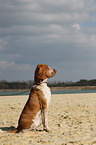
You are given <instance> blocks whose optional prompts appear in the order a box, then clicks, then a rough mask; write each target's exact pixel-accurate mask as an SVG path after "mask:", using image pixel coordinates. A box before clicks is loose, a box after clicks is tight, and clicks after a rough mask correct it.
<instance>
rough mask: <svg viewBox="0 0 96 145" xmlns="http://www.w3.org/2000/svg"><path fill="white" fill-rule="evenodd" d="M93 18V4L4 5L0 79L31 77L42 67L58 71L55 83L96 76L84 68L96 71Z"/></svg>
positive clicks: (87, 0) (19, 0)
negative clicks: (55, 68) (42, 64)
mask: <svg viewBox="0 0 96 145" xmlns="http://www.w3.org/2000/svg"><path fill="white" fill-rule="evenodd" d="M95 15H96V2H95V0H68V1H66V0H59V1H58V0H55V1H54V0H39V1H38V0H35V1H34V0H27V1H25V0H16V1H13V0H7V1H4V0H1V4H0V66H1V67H0V68H1V70H0V71H1V72H2V76H1V78H0V79H2V78H4V77H5V79H7V77H6V73H7V74H8V72H9V71H12V73H14V75H13V77H12V75H10V74H11V73H9V77H8V78H9V79H11V80H12V79H15V78H16V79H19V78H20V77H19V76H18V75H19V73H20V74H22V77H21V78H22V79H23V78H30V76H31V73H32V71H31V70H32V69H35V66H36V65H37V64H38V63H47V64H49V65H50V66H52V65H53V66H55V67H57V69H58V70H60V71H59V72H58V74H57V75H56V77H55V79H57V80H60V79H61V80H62V78H63V77H64V76H63V74H64V73H65V72H66V73H65V78H66V81H67V80H72V79H73V80H75V79H79V78H80V77H81V76H82V77H83V75H80V73H81V74H82V72H83V71H85V72H86V73H83V74H84V77H85V74H88V75H87V76H88V77H89V76H90V77H93V76H94V77H95V75H93V73H91V71H90V73H89V71H88V69H89V68H88V65H87V64H86V63H85V62H87V63H88V64H90V63H91V65H92V64H93V65H94V66H95V60H96V59H95V56H94V54H95V52H96V41H95V40H96V27H95V26H96V17H95ZM92 56H93V57H92ZM90 61H91V62H90ZM61 64H63V68H62V65H61ZM82 65H84V67H85V68H84V67H82ZM91 65H90V66H91ZM31 68H32V69H31ZM28 70H29V72H28ZM61 70H62V71H61ZM78 70H79V71H78ZM86 70H87V71H86ZM92 70H93V71H95V67H94V69H93V68H92ZM5 71H6V73H5ZM24 71H25V72H27V73H24ZM70 72H73V73H72V74H70ZM68 74H69V75H68ZM76 76H77V77H76ZM11 77H12V78H11Z"/></svg>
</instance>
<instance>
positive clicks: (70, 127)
mask: <svg viewBox="0 0 96 145" xmlns="http://www.w3.org/2000/svg"><path fill="white" fill-rule="evenodd" d="M27 98H28V96H14V97H0V145H42V144H44V145H72V144H73V145H96V94H95V93H94V94H69V95H68V94H64V95H61V94H59V95H52V99H51V103H50V107H49V113H48V114H49V127H50V128H51V130H52V132H51V133H47V132H45V131H40V129H41V128H39V131H27V132H23V133H22V132H21V133H6V132H5V131H7V130H9V129H12V128H14V127H16V126H17V122H18V118H19V115H20V112H21V111H22V108H23V106H24V104H25V102H26V100H27ZM2 131H3V132H2Z"/></svg>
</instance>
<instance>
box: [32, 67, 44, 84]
mask: <svg viewBox="0 0 96 145" xmlns="http://www.w3.org/2000/svg"><path fill="white" fill-rule="evenodd" d="M44 79H45V71H44V68H43V67H42V66H41V65H38V66H37V68H36V70H35V77H34V80H35V82H39V80H44Z"/></svg>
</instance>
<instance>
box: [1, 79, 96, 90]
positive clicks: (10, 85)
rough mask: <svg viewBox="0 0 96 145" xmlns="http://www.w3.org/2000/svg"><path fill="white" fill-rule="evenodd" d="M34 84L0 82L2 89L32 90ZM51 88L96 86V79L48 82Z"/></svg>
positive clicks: (29, 82) (26, 82)
mask: <svg viewBox="0 0 96 145" xmlns="http://www.w3.org/2000/svg"><path fill="white" fill-rule="evenodd" d="M33 85H34V82H33V81H31V80H29V81H14V82H8V81H6V80H2V81H0V89H30V88H31V87H32V86H33ZM48 86H49V87H68V86H96V79H94V80H83V79H82V80H80V81H77V82H71V81H69V82H61V81H60V82H56V81H55V82H48Z"/></svg>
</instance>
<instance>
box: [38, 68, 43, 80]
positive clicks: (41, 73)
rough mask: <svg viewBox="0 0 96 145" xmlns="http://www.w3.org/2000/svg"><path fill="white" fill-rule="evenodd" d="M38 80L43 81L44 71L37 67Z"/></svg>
mask: <svg viewBox="0 0 96 145" xmlns="http://www.w3.org/2000/svg"><path fill="white" fill-rule="evenodd" d="M38 78H40V79H42V80H43V79H45V71H44V68H43V67H39V69H38Z"/></svg>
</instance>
